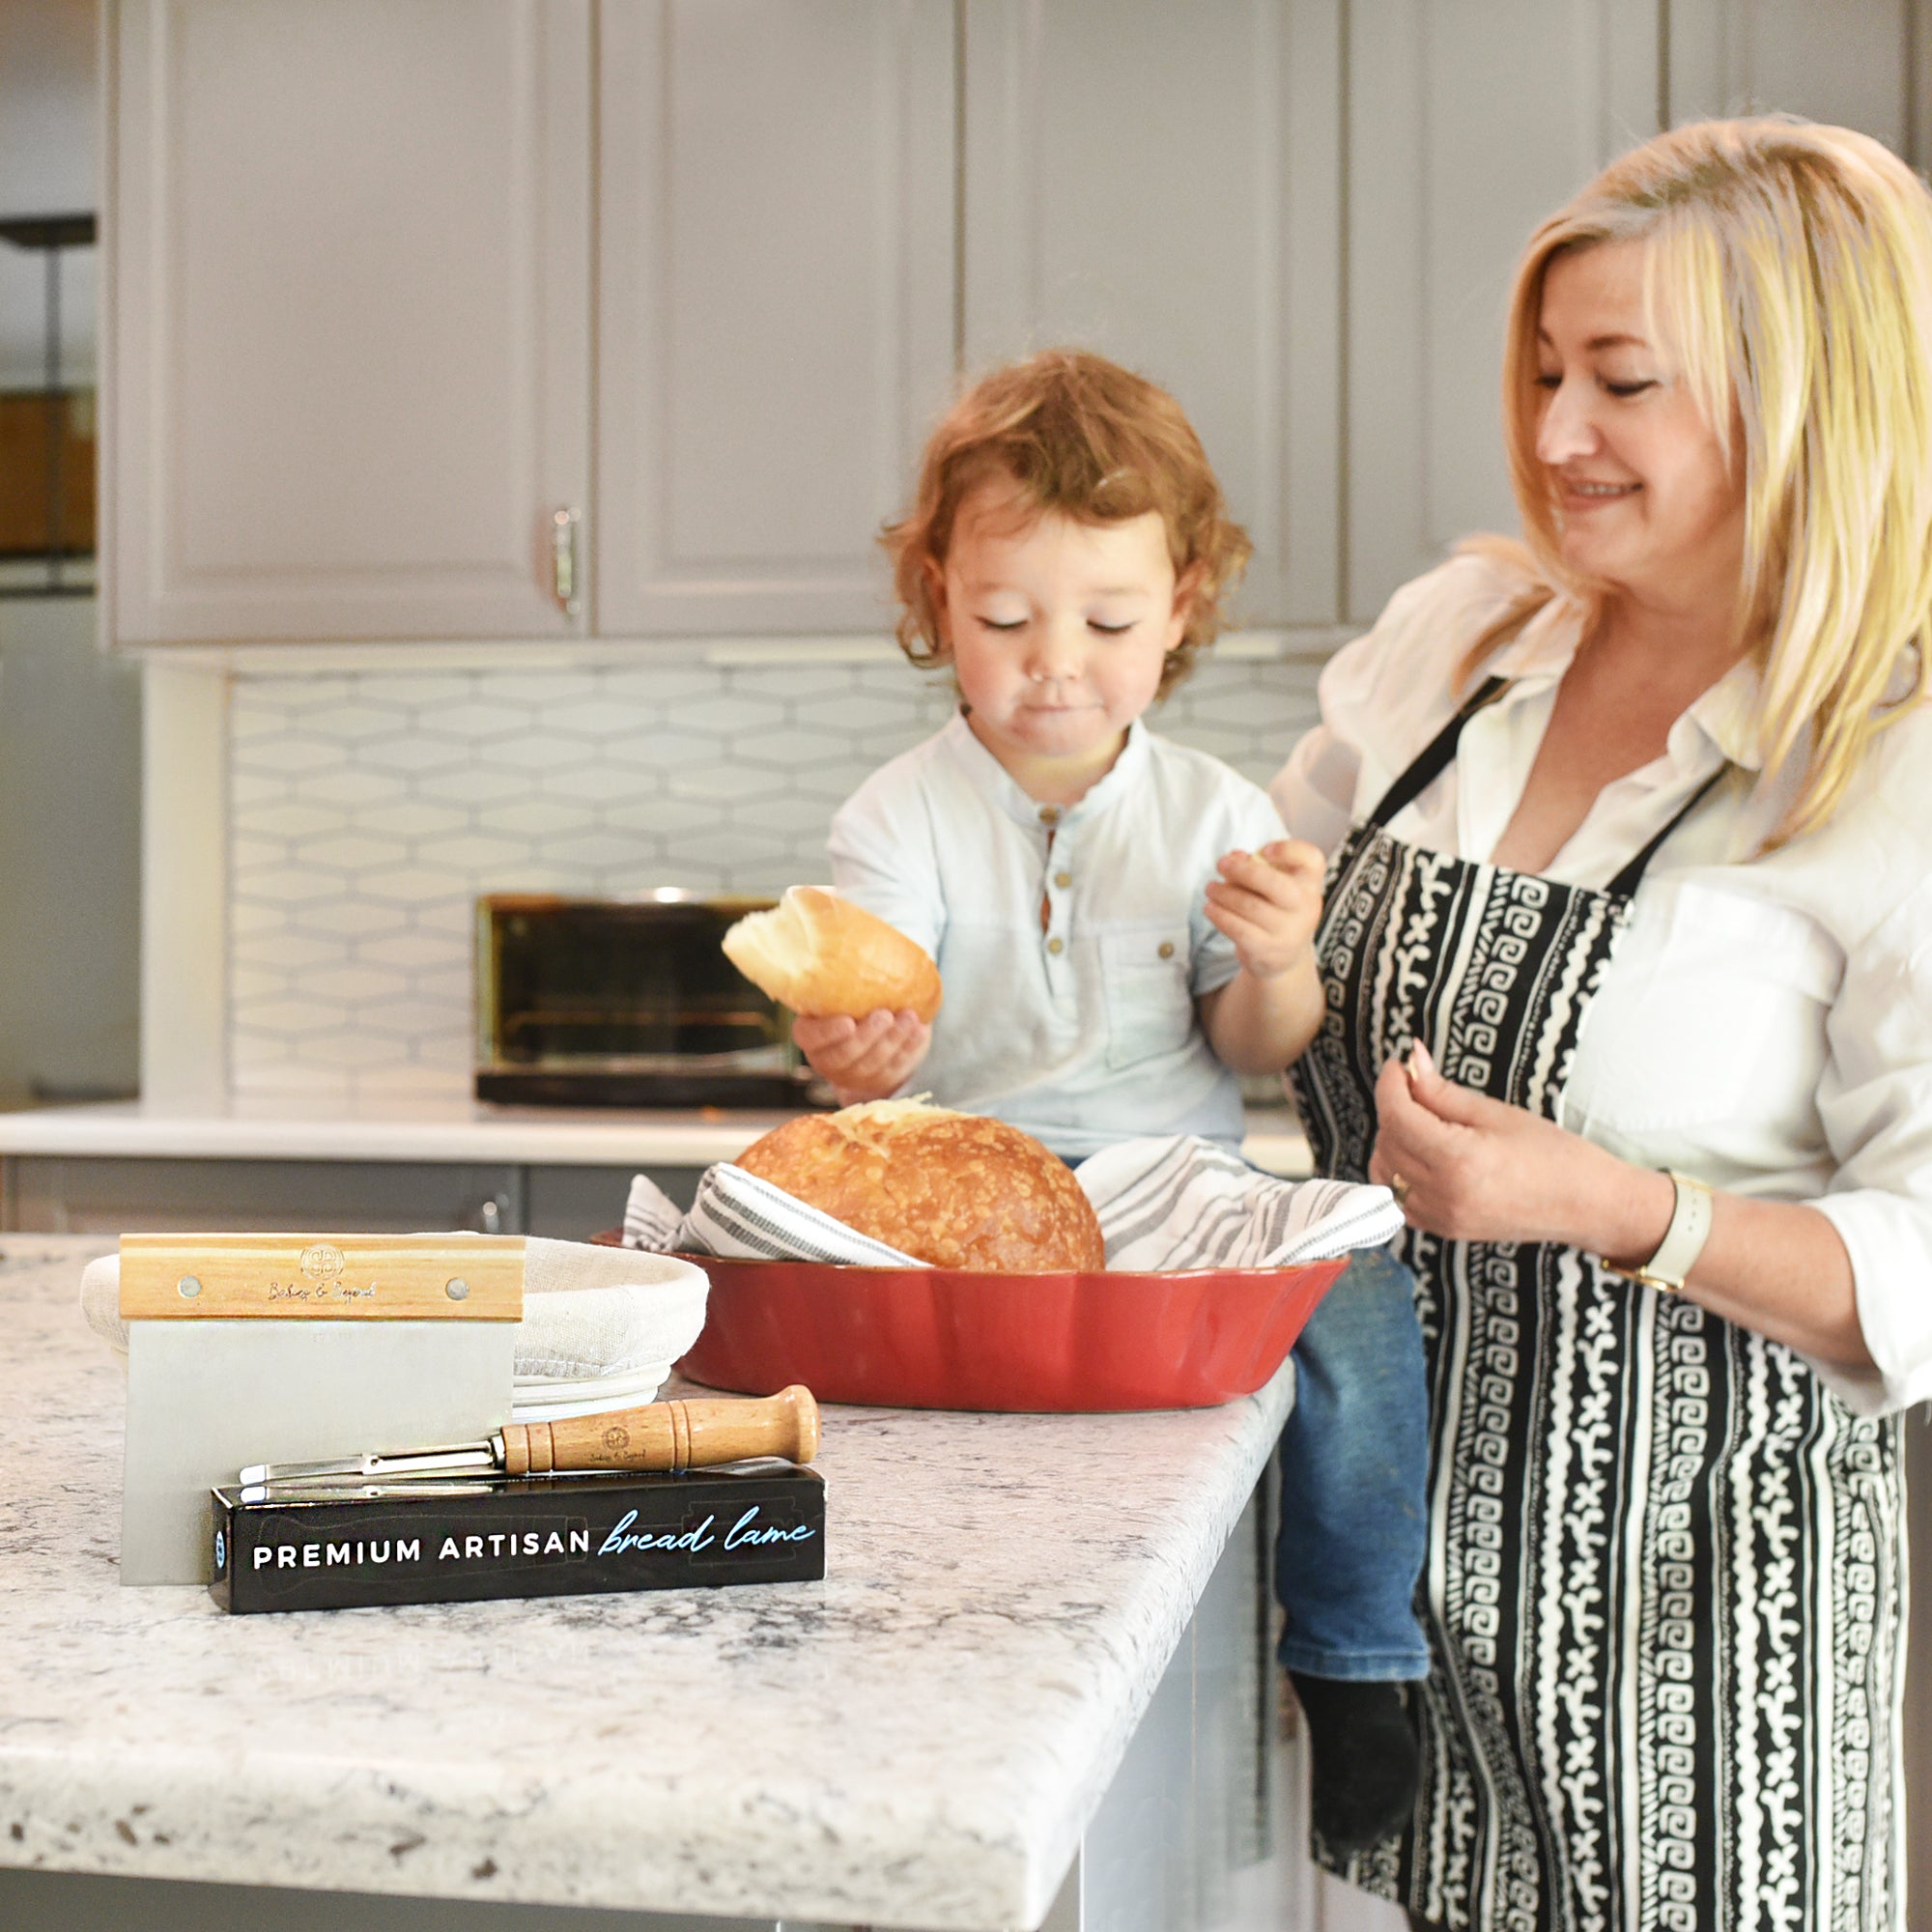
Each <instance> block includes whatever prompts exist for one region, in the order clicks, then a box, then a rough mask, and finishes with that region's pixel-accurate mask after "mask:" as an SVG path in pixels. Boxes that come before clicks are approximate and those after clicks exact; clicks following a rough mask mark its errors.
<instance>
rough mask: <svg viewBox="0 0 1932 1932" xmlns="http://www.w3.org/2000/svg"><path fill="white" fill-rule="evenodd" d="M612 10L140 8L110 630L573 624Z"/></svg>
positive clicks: (161, 0) (133, 48)
mask: <svg viewBox="0 0 1932 1932" xmlns="http://www.w3.org/2000/svg"><path fill="white" fill-rule="evenodd" d="M588 6H589V0H538V4H535V5H522V4H516V0H412V5H410V6H408V7H403V8H398V7H394V6H390V5H386V4H384V0H128V4H126V5H124V6H123V7H122V8H121V9H120V11H119V14H118V18H117V20H116V22H115V24H114V30H113V34H112V37H111V47H112V53H113V63H112V73H111V77H110V88H111V95H110V98H111V99H112V101H113V103H114V113H115V121H114V125H115V128H116V146H115V154H114V157H113V161H112V167H113V178H114V183H115V194H114V202H115V213H116V216H117V219H116V222H115V227H114V232H113V235H112V237H111V242H110V246H111V251H112V263H113V274H114V289H115V293H114V296H113V304H114V334H115V344H114V352H113V370H114V376H115V382H114V386H113V394H112V396H111V399H110V400H111V407H112V419H113V420H112V431H111V434H112V437H113V446H114V463H113V469H112V472H111V473H112V474H113V475H114V477H115V479H116V481H115V488H116V492H117V500H116V515H115V520H114V521H115V534H114V538H113V556H114V562H115V570H114V584H113V596H114V605H115V609H114V617H113V627H114V633H115V635H117V636H119V637H121V638H123V639H135V640H141V639H254V638H261V639H285V638H286V639H332V638H388V637H394V638H414V637H425V638H433V637H440V638H465V637H501V636H506V635H507V636H533V637H542V636H550V635H567V634H569V633H571V632H573V631H577V630H581V629H582V628H583V625H582V620H581V619H580V620H578V621H576V622H573V621H572V620H571V619H569V618H567V617H566V616H565V615H564V613H563V612H562V611H560V610H559V608H558V605H557V602H556V599H555V597H554V585H553V581H552V572H551V566H550V562H549V557H548V550H547V542H548V528H549V524H550V517H551V513H552V511H553V510H554V508H555V507H557V506H560V505H565V504H570V505H580V506H581V505H582V503H583V501H584V493H585V490H586V487H587V484H588V480H589V479H588V426H589V400H588V389H589V276H590V239H589V224H590V218H591V207H590V170H589V124H590V117H589V85H590V79H589V75H590V42H589V14H588Z"/></svg>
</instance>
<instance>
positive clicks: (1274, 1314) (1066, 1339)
mask: <svg viewBox="0 0 1932 1932" xmlns="http://www.w3.org/2000/svg"><path fill="white" fill-rule="evenodd" d="M685 1259H686V1260H688V1261H693V1262H696V1264H697V1265H698V1266H699V1267H701V1268H702V1269H703V1270H704V1272H705V1273H706V1274H707V1275H709V1276H710V1278H711V1295H710V1299H709V1301H708V1302H707V1303H706V1306H705V1317H704V1328H703V1331H702V1332H701V1333H700V1334H699V1336H698V1338H697V1340H696V1342H695V1343H694V1344H693V1345H692V1348H691V1350H690V1352H689V1353H688V1354H687V1355H686V1356H685V1357H684V1359H683V1360H682V1361H681V1362H680V1363H679V1365H678V1366H679V1367H680V1368H681V1369H682V1370H683V1372H684V1373H685V1374H686V1375H687V1376H689V1377H690V1378H692V1379H693V1380H694V1381H700V1382H705V1383H708V1384H709V1385H710V1386H711V1387H713V1388H721V1389H737V1390H741V1391H742V1392H744V1393H745V1394H747V1395H771V1394H774V1393H776V1392H777V1391H778V1390H779V1389H781V1388H783V1387H784V1386H785V1385H786V1384H787V1383H788V1382H803V1383H804V1384H805V1385H806V1387H808V1388H809V1389H810V1390H811V1392H812V1394H813V1395H814V1396H816V1397H817V1398H818V1400H819V1401H820V1402H842V1403H871V1404H878V1405H882V1406H889V1407H894V1408H978V1409H1033V1410H1042V1409H1046V1410H1073V1409H1084V1410H1092V1409H1134V1408H1205V1407H1208V1406H1211V1405H1213V1404H1215V1403H1222V1402H1231V1401H1233V1400H1234V1399H1235V1398H1236V1396H1243V1395H1252V1394H1253V1393H1254V1391H1255V1390H1256V1389H1258V1388H1260V1387H1261V1386H1262V1384H1263V1383H1264V1382H1265V1381H1266V1380H1267V1379H1268V1378H1269V1377H1270V1376H1272V1375H1273V1374H1274V1372H1275V1371H1276V1370H1277V1369H1278V1368H1280V1367H1281V1365H1282V1362H1283V1361H1284V1360H1285V1359H1286V1358H1287V1355H1288V1351H1289V1350H1290V1349H1291V1348H1293V1345H1294V1339H1295V1337H1296V1336H1297V1335H1299V1334H1300V1333H1301V1330H1302V1326H1303V1324H1304V1323H1305V1322H1306V1321H1307V1320H1308V1318H1309V1316H1310V1315H1311V1314H1313V1313H1314V1310H1315V1305H1316V1303H1317V1302H1319V1301H1320V1300H1321V1296H1322V1295H1323V1294H1324V1293H1326V1292H1327V1289H1328V1287H1329V1285H1330V1283H1332V1282H1333V1281H1334V1279H1335V1277H1336V1276H1337V1275H1339V1274H1340V1273H1341V1272H1342V1269H1343V1267H1344V1265H1345V1261H1331V1262H1310V1263H1306V1264H1302V1265H1301V1266H1298V1267H1285V1268H1209V1269H1201V1270H1199V1271H1196V1272H1191V1273H1185V1274H1030V1275H1014V1274H979V1273H970V1272H968V1271H966V1270H964V1269H960V1268H937V1267H922V1268H877V1267H842V1266H838V1265H835V1264H831V1263H826V1262H744V1261H725V1260H721V1259H720V1258H719V1257H717V1256H715V1255H689V1256H686V1257H685Z"/></svg>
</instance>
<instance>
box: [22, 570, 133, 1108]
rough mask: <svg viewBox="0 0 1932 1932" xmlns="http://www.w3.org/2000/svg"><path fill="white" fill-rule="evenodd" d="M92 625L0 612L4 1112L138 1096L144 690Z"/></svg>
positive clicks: (88, 617)
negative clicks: (28, 1103)
mask: <svg viewBox="0 0 1932 1932" xmlns="http://www.w3.org/2000/svg"><path fill="white" fill-rule="evenodd" d="M94 623H95V611H94V600H93V599H92V598H91V597H90V598H69V599H64V600H62V599H46V600H39V599H36V600H34V601H31V602H8V603H0V1103H4V1101H5V1100H6V1099H8V1098H16V1099H17V1098H21V1097H26V1096H27V1095H28V1094H31V1093H32V1092H34V1091H36V1090H38V1091H40V1092H42V1093H44V1094H69V1093H91V1092H99V1091H108V1092H115V1091H123V1090H128V1089H131V1088H132V1087H133V1085H134V1081H135V1069H136V1066H137V1065H138V1059H139V1056H138V1043H139V1042H138V1022H137V1018H136V1015H137V1012H138V1008H139V988H138V983H137V981H138V967H137V957H138V950H139V949H138V940H139V912H140V859H139V849H138V848H139V835H138V827H139V825H140V813H141V766H140V755H139V753H140V702H141V697H140V693H141V683H140V673H139V670H138V669H137V668H135V667H134V666H132V665H130V664H128V663H127V662H125V661H124V660H120V659H114V658H106V657H103V656H102V655H101V654H100V652H99V651H98V650H97V649H96V648H95V642H94Z"/></svg>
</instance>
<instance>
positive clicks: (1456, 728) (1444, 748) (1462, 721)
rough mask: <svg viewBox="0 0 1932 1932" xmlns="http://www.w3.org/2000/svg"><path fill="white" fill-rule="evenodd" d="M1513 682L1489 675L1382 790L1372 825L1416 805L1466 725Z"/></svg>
mask: <svg viewBox="0 0 1932 1932" xmlns="http://www.w3.org/2000/svg"><path fill="white" fill-rule="evenodd" d="M1509 682H1510V681H1509V679H1508V678H1506V677H1491V678H1485V679H1484V680H1483V682H1482V683H1481V684H1479V685H1478V686H1477V687H1476V689H1475V690H1474V691H1472V692H1471V693H1470V694H1469V696H1468V697H1467V698H1465V699H1464V700H1463V708H1462V709H1461V710H1460V711H1458V712H1457V714H1456V715H1455V717H1453V718H1452V719H1450V721H1449V722H1448V724H1446V725H1443V727H1442V728H1441V730H1439V731H1438V732H1436V734H1435V737H1433V738H1432V739H1430V741H1429V743H1428V744H1426V745H1425V746H1424V747H1423V748H1422V750H1421V752H1420V753H1417V755H1416V759H1415V762H1414V763H1413V764H1412V765H1410V766H1409V768H1408V769H1407V771H1406V772H1404V773H1403V775H1402V776H1401V777H1400V778H1399V779H1397V780H1396V781H1395V783H1394V784H1392V785H1390V786H1389V788H1388V790H1387V791H1385V792H1384V793H1383V794H1382V797H1381V803H1380V804H1379V805H1378V806H1377V807H1376V809H1375V810H1373V811H1372V812H1370V813H1369V823H1370V824H1371V825H1375V826H1382V825H1386V824H1387V823H1388V822H1389V820H1390V819H1392V818H1393V817H1394V816H1395V815H1396V813H1397V812H1399V811H1400V810H1402V809H1403V807H1404V806H1406V805H1413V804H1414V803H1415V801H1416V800H1417V799H1418V798H1420V797H1421V796H1422V794H1423V793H1424V792H1425V791H1427V790H1428V789H1429V787H1430V786H1431V785H1432V784H1434V783H1435V781H1436V780H1437V779H1438V778H1440V777H1441V776H1442V774H1443V773H1444V772H1445V771H1447V770H1448V769H1449V767H1450V765H1451V764H1452V763H1453V762H1454V760H1455V756H1456V746H1457V744H1458V742H1459V741H1460V740H1461V738H1462V736H1463V725H1466V724H1467V723H1468V722H1469V720H1470V719H1472V718H1473V717H1474V716H1475V715H1476V713H1477V712H1479V711H1480V710H1482V708H1483V707H1484V706H1485V705H1486V704H1493V703H1494V702H1495V701H1496V699H1497V698H1499V697H1500V696H1502V695H1503V693H1504V692H1505V691H1507V690H1508V689H1509Z"/></svg>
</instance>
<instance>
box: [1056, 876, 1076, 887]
mask: <svg viewBox="0 0 1932 1932" xmlns="http://www.w3.org/2000/svg"><path fill="white" fill-rule="evenodd" d="M1053 883H1054V884H1055V885H1056V886H1060V887H1062V888H1065V887H1067V886H1070V885H1071V884H1072V883H1073V874H1072V873H1071V872H1056V873H1054V875H1053Z"/></svg>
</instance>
